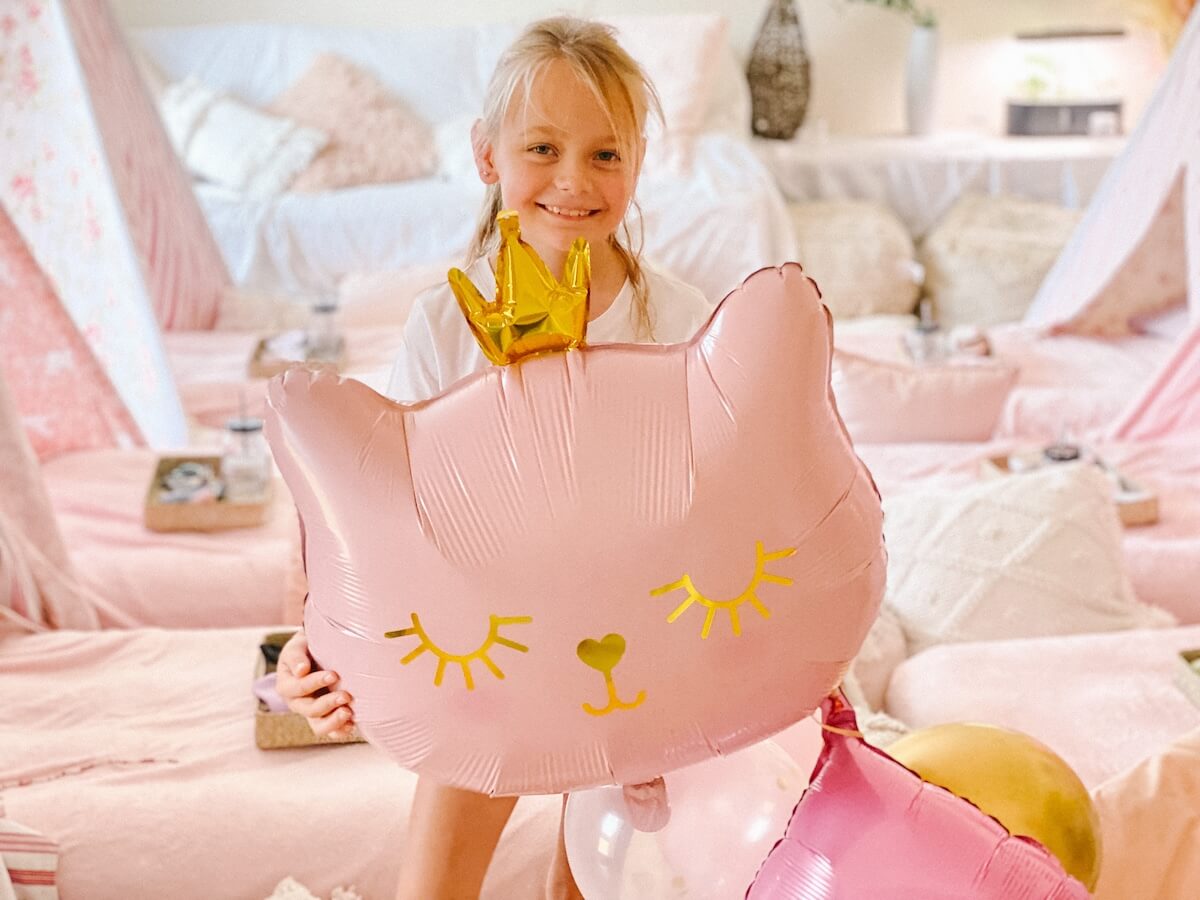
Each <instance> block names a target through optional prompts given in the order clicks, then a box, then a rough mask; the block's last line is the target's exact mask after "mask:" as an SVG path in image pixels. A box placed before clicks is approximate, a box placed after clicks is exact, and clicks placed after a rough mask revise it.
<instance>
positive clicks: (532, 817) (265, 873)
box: [0, 628, 560, 900]
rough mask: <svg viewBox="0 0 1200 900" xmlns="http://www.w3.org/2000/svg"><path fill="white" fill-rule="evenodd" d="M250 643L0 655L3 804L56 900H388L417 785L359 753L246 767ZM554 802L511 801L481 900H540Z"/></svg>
mask: <svg viewBox="0 0 1200 900" xmlns="http://www.w3.org/2000/svg"><path fill="white" fill-rule="evenodd" d="M261 636H262V632H261V630H260V629H257V628H251V629H237V630H227V629H221V630H208V631H159V630H152V629H139V630H131V631H106V632H99V633H87V634H84V633H79V632H56V633H48V634H40V635H28V636H11V637H8V638H3V639H0V683H3V684H4V686H5V694H6V698H5V715H4V717H3V719H2V720H0V799H2V801H3V804H4V806H5V807H6V808H7V815H8V816H9V818H11V819H12V820H13V821H15V822H20V823H22V824H24V825H26V826H28V827H30V828H33V829H35V830H36V831H39V832H41V833H42V834H44V835H45V836H47V837H49V838H51V839H53V840H56V841H58V842H59V844H60V845H61V854H62V855H61V860H60V864H59V886H60V891H61V896H62V897H63V898H64V900H130V898H134V897H138V898H141V897H144V898H151V897H153V898H164V900H165V898H170V900H213V898H225V897H229V898H235V897H236V898H238V900H258V898H262V897H266V896H267V895H269V894H270V893H271V891H272V889H273V888H274V886H275V885H276V884H277V883H278V882H279V881H280V879H282V878H283V877H284V876H286V875H293V876H295V877H296V879H297V880H298V881H300V882H302V883H303V884H305V885H307V886H308V887H309V888H310V889H311V890H312V891H314V892H315V893H317V894H319V895H321V896H326V897H327V896H328V895H329V893H330V892H331V891H332V889H333V888H334V887H336V886H338V885H350V884H354V885H356V886H357V888H358V890H359V892H360V893H361V894H362V895H363V896H364V897H367V898H371V900H375V898H388V897H391V896H392V892H393V891H394V888H395V881H396V877H397V871H398V866H399V860H400V856H401V854H402V852H403V848H404V839H405V835H404V832H405V823H406V819H407V810H408V806H409V803H410V801H411V796H412V790H413V786H414V784H415V778H414V776H412V775H410V774H408V773H407V772H404V771H403V770H401V769H399V768H397V767H396V766H395V765H394V764H393V763H391V762H389V761H388V760H387V759H386V758H384V757H383V756H382V755H381V754H379V753H377V752H376V751H375V750H374V749H372V748H371V747H369V746H367V745H351V746H343V747H319V748H310V749H300V750H276V751H261V750H258V749H257V748H256V747H255V746H254V737H253V734H254V728H253V709H254V701H253V698H252V697H251V694H250V679H251V672H252V669H253V661H254V655H255V653H256V652H257V644H258V642H259V640H260V639H261ZM559 808H560V800H559V798H558V797H557V796H554V797H538V798H530V799H525V800H522V801H521V802H520V803H519V804H518V805H517V810H516V812H515V814H514V817H513V821H512V823H511V824H510V828H509V830H508V831H507V832H506V834H505V837H504V839H503V840H502V843H501V846H500V851H499V853H498V855H497V863H496V864H495V866H494V871H493V872H492V873H491V874H490V876H489V882H488V886H487V888H486V890H485V893H484V896H485V897H488V898H503V900H533V898H538V900H540V897H541V893H540V891H541V888H542V879H543V878H544V874H545V871H546V864H547V862H546V860H547V855H548V853H549V850H550V848H551V847H552V846H553V844H552V842H553V840H554V836H555V829H556V828H557V824H558V818H557V815H558V811H559Z"/></svg>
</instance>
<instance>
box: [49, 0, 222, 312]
mask: <svg viewBox="0 0 1200 900" xmlns="http://www.w3.org/2000/svg"><path fill="white" fill-rule="evenodd" d="M61 3H62V10H63V13H64V15H65V18H66V20H67V23H68V25H69V28H70V31H71V35H72V37H73V38H74V41H75V51H76V53H77V54H78V58H79V64H80V66H81V67H82V69H83V73H84V80H85V82H86V84H87V90H88V92H89V94H90V97H91V101H92V109H93V112H94V115H95V120H96V123H97V125H98V126H99V131H100V137H101V138H102V140H103V144H104V149H105V151H106V153H107V157H108V165H109V168H110V171H111V173H112V177H113V180H114V182H115V184H116V188H117V194H118V195H119V197H120V199H121V203H122V205H123V206H124V212H125V218H126V223H127V225H128V228H129V232H130V235H131V237H132V238H133V243H134V247H135V248H136V250H137V254H138V256H139V258H140V259H141V261H142V268H143V273H144V276H145V279H146V283H147V287H148V288H149V291H150V298H151V301H152V302H153V304H154V311H155V314H156V315H157V316H158V321H159V322H160V323H161V324H162V326H163V327H164V328H167V329H199V328H212V327H213V325H214V324H215V323H216V319H217V310H218V306H219V304H220V300H221V294H222V291H223V290H224V289H225V288H226V287H227V286H228V284H229V275H228V272H227V271H226V269H225V264H224V262H223V260H222V259H221V254H220V251H219V250H218V249H217V245H216V242H215V241H214V240H213V237H212V233H211V232H210V231H209V228H208V224H207V222H205V220H204V215H203V213H202V212H201V211H200V206H199V204H197V203H196V198H195V195H194V194H193V193H192V187H191V183H190V182H189V181H188V179H187V177H186V176H185V174H184V172H183V169H182V168H181V166H180V164H179V161H178V159H177V158H176V157H175V152H174V151H173V150H172V149H171V145H170V143H169V142H168V140H167V135H166V131H165V130H164V129H163V125H162V121H161V119H160V118H159V116H158V111H157V110H156V109H155V106H154V103H153V101H152V100H151V99H150V96H149V94H148V93H147V91H146V89H145V87H144V86H143V84H142V81H141V77H140V76H139V75H138V72H137V68H136V66H135V65H134V62H133V59H132V57H131V56H130V54H129V50H128V48H127V47H126V46H125V43H124V40H123V38H122V36H121V32H120V29H119V28H118V27H117V25H116V23H115V22H114V20H113V16H112V13H111V12H110V10H109V8H108V4H107V3H105V2H97V0H61Z"/></svg>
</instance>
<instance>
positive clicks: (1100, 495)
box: [883, 464, 1174, 653]
mask: <svg viewBox="0 0 1200 900" xmlns="http://www.w3.org/2000/svg"><path fill="white" fill-rule="evenodd" d="M883 508H884V533H885V535H886V537H887V545H888V559H889V562H888V588H887V598H886V603H887V605H888V606H889V607H890V608H891V609H892V610H894V611H895V613H896V614H897V616H899V618H900V621H901V624H902V625H903V627H904V633H905V636H906V637H907V639H908V649H909V652H910V653H917V652H920V651H921V650H924V649H926V648H928V647H932V646H934V645H936V644H946V643H954V642H958V641H980V640H1002V639H1005V638H1023V637H1043V636H1049V635H1062V634H1079V633H1084V632H1098V631H1116V630H1120V629H1123V628H1153V627H1165V626H1169V625H1172V624H1174V618H1173V617H1172V616H1171V615H1170V613H1168V612H1166V611H1165V610H1162V609H1158V608H1156V607H1152V606H1147V605H1145V604H1142V603H1139V602H1138V601H1137V600H1136V598H1135V597H1134V596H1133V591H1132V588H1131V587H1130V584H1129V579H1128V577H1127V576H1126V574H1125V571H1124V568H1123V565H1122V556H1121V524H1120V521H1119V520H1118V518H1117V513H1116V509H1115V507H1114V506H1113V501H1112V486H1111V483H1110V481H1109V479H1108V478H1106V477H1105V475H1104V474H1103V473H1102V472H1101V471H1100V470H1099V469H1098V468H1096V467H1095V466H1093V465H1088V464H1064V465H1056V466H1047V467H1045V468H1043V469H1040V470H1038V471H1035V472H1031V473H1027V474H1021V475H1014V476H1010V477H1007V478H998V479H994V480H990V481H985V482H981V483H979V484H977V485H971V486H969V487H966V488H958V489H931V490H923V491H917V492H913V493H911V494H901V495H899V496H895V497H892V498H890V499H888V500H885V501H884V504H883Z"/></svg>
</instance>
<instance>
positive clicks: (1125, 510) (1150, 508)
mask: <svg viewBox="0 0 1200 900" xmlns="http://www.w3.org/2000/svg"><path fill="white" fill-rule="evenodd" d="M1039 456H1040V454H1038V453H1031V454H1016V455H1015V457H1009V456H989V457H988V458H987V459H985V460H984V461H983V462H982V463H981V464H980V474H982V475H983V476H984V477H986V478H994V477H997V476H1000V475H1011V474H1013V472H1014V469H1015V470H1016V471H1017V472H1018V473H1019V472H1028V471H1030V470H1032V469H1034V468H1037V467H1038V462H1037V459H1038V457H1039ZM1014 461H1015V462H1019V463H1021V464H1022V465H1020V466H1013V465H1012V463H1013V462H1014ZM1050 465H1053V463H1051V464H1050ZM1120 482H1121V484H1122V485H1124V486H1125V487H1126V488H1128V489H1126V490H1123V489H1121V487H1120V486H1119V485H1118V486H1115V487H1114V491H1113V503H1115V504H1116V507H1117V514H1118V515H1119V516H1120V518H1121V524H1122V525H1124V526H1125V527H1126V528H1132V527H1134V526H1137V525H1153V524H1154V523H1155V522H1157V521H1158V495H1157V494H1155V493H1153V492H1152V491H1150V490H1147V489H1146V488H1145V487H1144V486H1142V485H1140V484H1136V483H1134V482H1132V481H1130V480H1129V479H1128V478H1125V477H1124V476H1121V479H1120Z"/></svg>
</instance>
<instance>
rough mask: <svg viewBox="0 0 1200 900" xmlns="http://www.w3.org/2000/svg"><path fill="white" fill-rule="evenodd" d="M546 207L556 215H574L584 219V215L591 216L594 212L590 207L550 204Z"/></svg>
mask: <svg viewBox="0 0 1200 900" xmlns="http://www.w3.org/2000/svg"><path fill="white" fill-rule="evenodd" d="M546 209H548V210H549V211H550V212H552V213H554V214H555V215H559V216H572V217H574V218H576V219H582V218H583V217H584V216H590V215H591V214H592V211H591V210H590V209H563V208H562V207H561V206H550V205H549V204H546Z"/></svg>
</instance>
